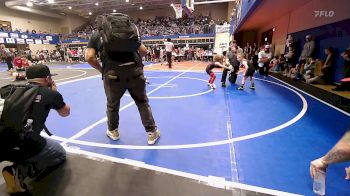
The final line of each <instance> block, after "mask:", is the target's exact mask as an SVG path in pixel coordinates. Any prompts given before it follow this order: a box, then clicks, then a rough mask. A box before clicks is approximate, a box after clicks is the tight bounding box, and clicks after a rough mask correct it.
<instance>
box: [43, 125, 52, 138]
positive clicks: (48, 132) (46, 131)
mask: <svg viewBox="0 0 350 196" xmlns="http://www.w3.org/2000/svg"><path fill="white" fill-rule="evenodd" d="M44 131H45V133H46V134H47V135H49V136H52V133H51V132H50V131H49V129H48V128H47V127H46V125H44Z"/></svg>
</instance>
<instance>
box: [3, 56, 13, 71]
mask: <svg viewBox="0 0 350 196" xmlns="http://www.w3.org/2000/svg"><path fill="white" fill-rule="evenodd" d="M5 61H6V64H7V69H8V70H10V69H13V65H12V58H11V57H9V58H6V59H5Z"/></svg>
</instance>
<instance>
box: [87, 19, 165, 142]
mask: <svg viewBox="0 0 350 196" xmlns="http://www.w3.org/2000/svg"><path fill="white" fill-rule="evenodd" d="M96 23H97V28H98V31H97V32H95V33H94V34H93V35H92V37H91V39H90V40H89V44H88V47H87V50H86V53H85V58H86V61H87V62H88V63H89V64H90V65H91V66H92V67H93V68H95V69H97V70H98V71H99V72H101V73H102V79H103V84H104V89H105V94H106V97H107V119H108V129H107V136H108V137H109V138H111V139H112V140H118V139H119V137H120V136H119V130H118V127H119V108H120V99H121V98H122V96H123V95H124V93H125V91H126V90H128V91H129V93H130V95H131V97H132V98H133V100H134V101H135V104H136V106H137V108H138V110H139V113H140V116H141V120H142V124H143V126H144V127H145V129H146V132H147V142H148V144H149V145H152V144H155V142H156V141H157V140H158V139H159V137H160V132H159V130H158V129H157V126H156V123H155V121H154V119H153V115H152V111H151V107H150V105H149V103H148V97H147V94H146V79H145V76H144V73H143V63H142V59H141V56H144V55H146V54H147V49H146V47H145V46H144V45H143V44H141V40H140V34H139V31H138V29H137V27H136V25H135V24H133V23H132V22H131V19H130V18H129V16H127V15H124V14H113V15H102V16H98V17H97V18H96ZM98 54H99V55H100V58H101V61H102V66H101V64H100V63H99V62H98V61H97V58H96V56H97V55H98Z"/></svg>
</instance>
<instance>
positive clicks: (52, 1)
mask: <svg viewBox="0 0 350 196" xmlns="http://www.w3.org/2000/svg"><path fill="white" fill-rule="evenodd" d="M47 2H48V3H55V0H48V1H47Z"/></svg>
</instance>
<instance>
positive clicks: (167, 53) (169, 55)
mask: <svg viewBox="0 0 350 196" xmlns="http://www.w3.org/2000/svg"><path fill="white" fill-rule="evenodd" d="M171 57H172V53H171V52H166V60H167V61H168V65H169V68H171V63H172V59H171Z"/></svg>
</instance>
